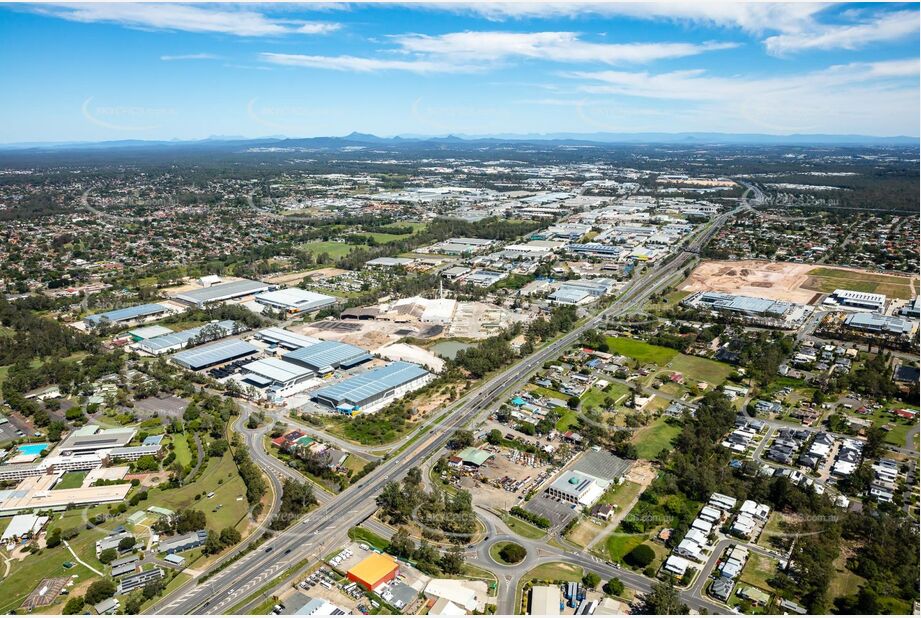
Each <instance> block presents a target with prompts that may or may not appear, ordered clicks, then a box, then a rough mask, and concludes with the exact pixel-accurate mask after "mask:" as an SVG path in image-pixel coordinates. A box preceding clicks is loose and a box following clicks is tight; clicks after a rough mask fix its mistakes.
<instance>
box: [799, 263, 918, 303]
mask: <svg viewBox="0 0 921 618" xmlns="http://www.w3.org/2000/svg"><path fill="white" fill-rule="evenodd" d="M912 278H914V279H917V277H912ZM802 287H804V288H806V289H809V290H816V291H817V292H833V291H834V290H836V289H838V288H846V289H848V290H855V291H857V292H875V293H877V294H885V295H886V296H893V297H895V298H912V293H911V285H910V278H909V277H899V276H895V275H884V274H881V273H870V272H857V271H851V270H842V269H840V268H827V267H820V268H813V269H812V270H810V271H809V278H808V279H807V280H806V283H804V284H803V286H802Z"/></svg>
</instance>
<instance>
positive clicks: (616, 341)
mask: <svg viewBox="0 0 921 618" xmlns="http://www.w3.org/2000/svg"><path fill="white" fill-rule="evenodd" d="M607 342H608V350H609V351H610V352H611V353H612V354H621V355H623V356H629V357H630V358H634V359H636V360H638V361H640V362H641V363H653V364H656V365H659V366H663V365H667V364H668V362H669V361H670V360H672V358H674V356H675V355H676V354H678V350H673V349H672V348H666V347H662V346H658V345H651V344H649V343H646V342H645V341H637V340H636V339H628V338H626V337H608V338H607Z"/></svg>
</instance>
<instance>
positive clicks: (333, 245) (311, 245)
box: [300, 240, 357, 259]
mask: <svg viewBox="0 0 921 618" xmlns="http://www.w3.org/2000/svg"><path fill="white" fill-rule="evenodd" d="M356 247H357V245H350V244H347V243H344V242H333V241H323V240H316V241H313V242H308V243H304V244H303V245H301V247H300V248H301V249H303V250H304V251H310V252H311V253H313V255H314V257H316V256H319V255H320V254H321V253H327V254H329V257H331V258H333V259H336V258H341V257H345V256H346V255H348V254H349V253H351V252H352V249H355V248H356Z"/></svg>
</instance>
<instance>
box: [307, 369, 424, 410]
mask: <svg viewBox="0 0 921 618" xmlns="http://www.w3.org/2000/svg"><path fill="white" fill-rule="evenodd" d="M427 374H428V371H426V370H425V369H423V368H422V367H420V366H419V365H414V364H412V363H406V362H403V361H397V362H395V363H390V364H389V365H386V366H384V367H379V368H377V369H372V370H371V371H367V372H365V373H363V374H361V375H358V376H355V377H354V378H349V379H348V380H344V381H342V382H340V383H339V384H334V385H332V386H327V387H326V388H321V389H320V390H318V391H317V392H315V393H314V398H315V399H325V400H327V401H331V402H333V403H335V405H337V406H338V405H340V404H342V403H349V404H352V405H357V406H360V405H362V404H363V403H364V402H366V401H370V400H373V399H376V398H378V397H379V396H381V395H383V394H385V393H386V392H387V391H389V390H392V389H395V388H397V387H399V386H402V385H404V384H406V383H408V382H412V381H413V380H416V379H418V378H421V377H423V376H425V375H427Z"/></svg>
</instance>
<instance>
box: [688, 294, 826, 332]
mask: <svg viewBox="0 0 921 618" xmlns="http://www.w3.org/2000/svg"><path fill="white" fill-rule="evenodd" d="M682 304H683V305H685V306H688V307H695V308H698V309H710V310H712V311H719V312H724V313H731V314H735V315H739V316H744V317H747V318H758V319H763V320H777V321H781V322H789V323H792V324H799V323H802V322H803V320H805V319H806V318H807V317H808V316H809V314H810V313H811V312H812V308H811V307H810V306H809V305H799V304H796V303H790V302H785V301H782V300H771V299H766V298H754V297H752V296H739V295H736V294H725V293H723V292H698V293H696V294H692V295H691V296H689V297H688V298H686V299H684V300H683V301H682Z"/></svg>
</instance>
